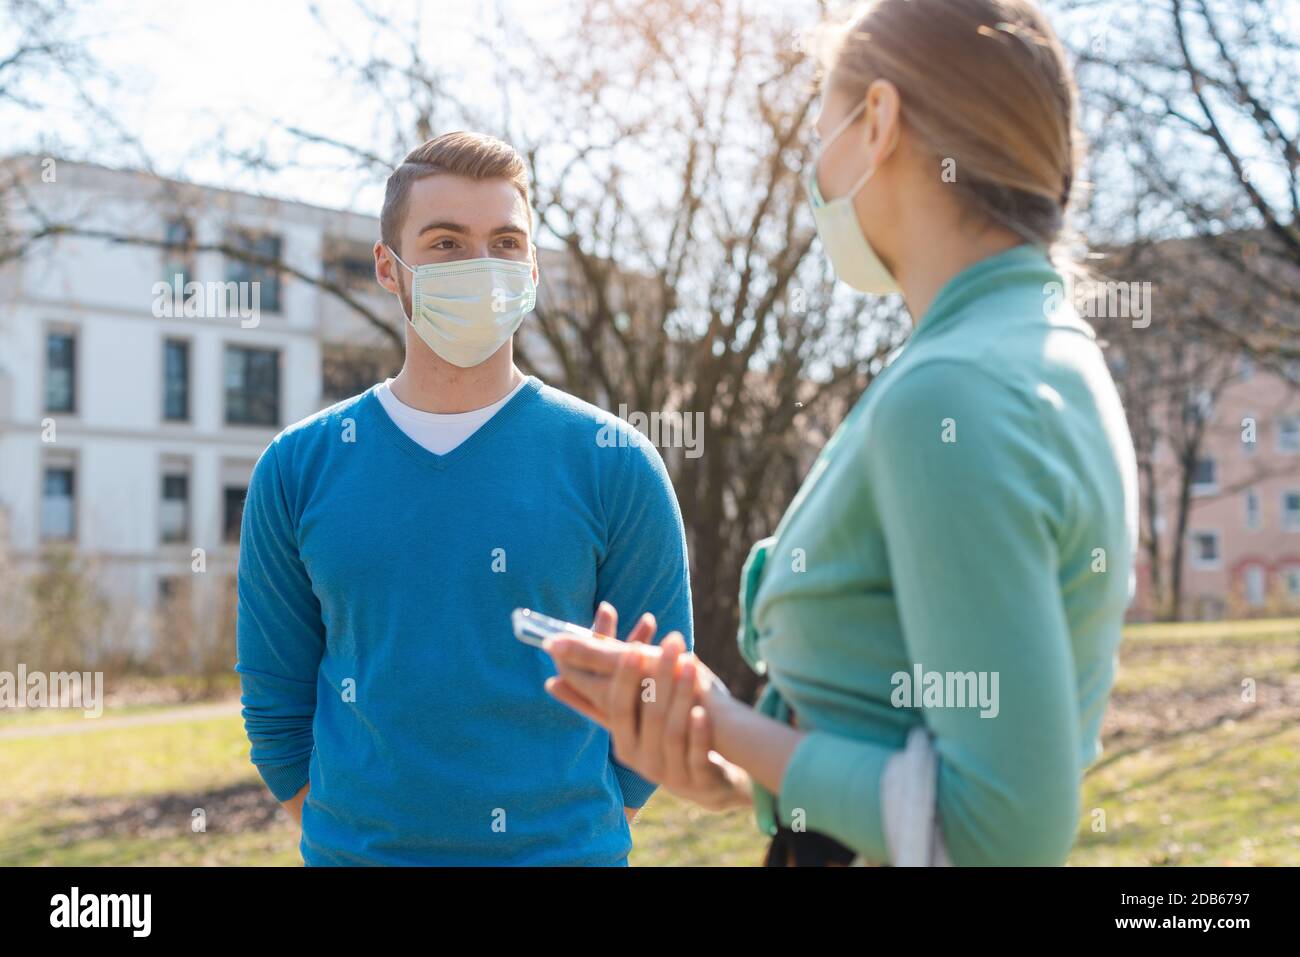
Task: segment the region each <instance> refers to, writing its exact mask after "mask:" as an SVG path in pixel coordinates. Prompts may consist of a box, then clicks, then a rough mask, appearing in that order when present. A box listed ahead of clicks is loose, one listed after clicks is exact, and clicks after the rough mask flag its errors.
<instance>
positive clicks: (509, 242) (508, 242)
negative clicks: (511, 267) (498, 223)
mask: <svg viewBox="0 0 1300 957" xmlns="http://www.w3.org/2000/svg"><path fill="white" fill-rule="evenodd" d="M501 245H502V246H504V247H505V248H506V249H518V248H519V240H517V239H513V238H510V237H506V238H505V239H503V240H501Z"/></svg>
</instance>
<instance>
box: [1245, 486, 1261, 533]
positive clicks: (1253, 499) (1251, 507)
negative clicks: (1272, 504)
mask: <svg viewBox="0 0 1300 957" xmlns="http://www.w3.org/2000/svg"><path fill="white" fill-rule="evenodd" d="M1260 522H1261V517H1260V510H1259V493H1258V492H1256V491H1255V490H1254V489H1253V488H1252V489H1247V490H1246V527H1247V528H1249V529H1251V530H1252V531H1253V530H1255V529H1258V528H1259V526H1260Z"/></svg>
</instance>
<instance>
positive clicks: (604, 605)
mask: <svg viewBox="0 0 1300 957" xmlns="http://www.w3.org/2000/svg"><path fill="white" fill-rule="evenodd" d="M591 630H592V631H594V632H595V633H596V634H598V635H604V636H605V637H606V638H617V637H618V609H616V608H615V607H614V606H613V605H611V604H610V603H609V602H607V601H602V602H601V603H600V605H599V606H598V607H597V608H596V620H595V621H593V622H592V623H591Z"/></svg>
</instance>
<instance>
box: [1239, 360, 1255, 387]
mask: <svg viewBox="0 0 1300 957" xmlns="http://www.w3.org/2000/svg"><path fill="white" fill-rule="evenodd" d="M1237 375H1238V376H1239V377H1240V378H1241V381H1242V382H1249V381H1250V380H1251V379H1253V378H1254V377H1255V363H1254V362H1252V361H1251V358H1250V356H1242V357H1241V358H1240V359H1239V360H1238V363H1237Z"/></svg>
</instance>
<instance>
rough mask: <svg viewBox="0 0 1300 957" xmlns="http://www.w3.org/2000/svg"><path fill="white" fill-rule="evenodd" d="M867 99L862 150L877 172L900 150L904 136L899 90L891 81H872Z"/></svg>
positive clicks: (868, 88)
mask: <svg viewBox="0 0 1300 957" xmlns="http://www.w3.org/2000/svg"><path fill="white" fill-rule="evenodd" d="M866 100H867V113H866V120H867V121H866V122H865V123H864V124H862V137H863V140H862V148H863V151H864V152H865V153H866V155H867V156H869V157H871V168H872V169H873V170H878V169H880V167H881V166H883V165H884V163H885V161H886V160H888V159H889V157H890V156H892V155H893V154H894V150H896V149H897V148H898V140H899V136H900V135H901V133H902V120H901V116H900V107H901V102H900V100H899V96H898V87H896V86H894V84H892V83H890V82H889V81H888V80H873V81H872V82H871V85H870V86H869V87H867V94H866Z"/></svg>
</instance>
